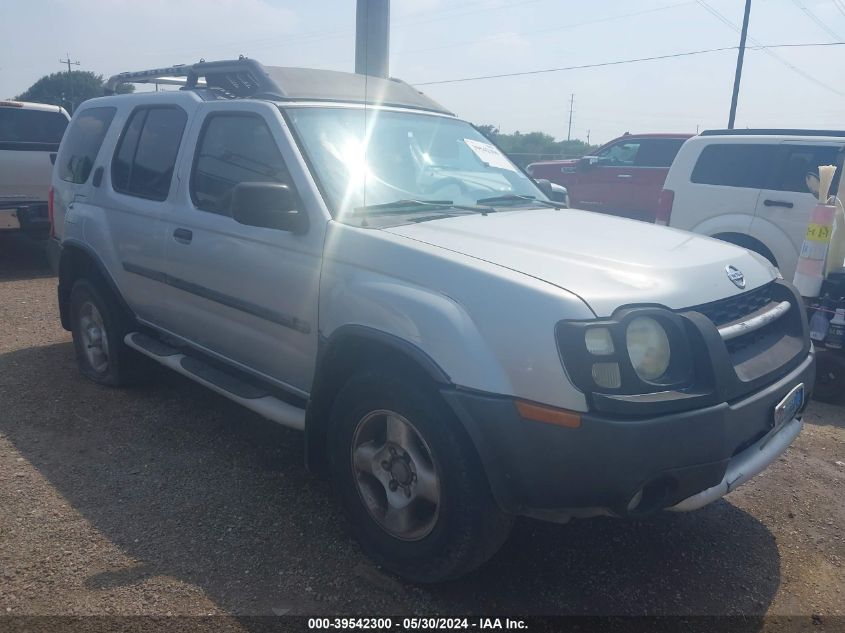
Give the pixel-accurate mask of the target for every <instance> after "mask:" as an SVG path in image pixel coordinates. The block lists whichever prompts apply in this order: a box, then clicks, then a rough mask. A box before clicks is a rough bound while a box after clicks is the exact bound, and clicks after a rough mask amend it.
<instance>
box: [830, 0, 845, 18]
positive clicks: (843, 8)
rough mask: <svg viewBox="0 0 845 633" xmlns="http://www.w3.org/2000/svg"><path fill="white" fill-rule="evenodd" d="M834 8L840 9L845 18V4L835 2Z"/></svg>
mask: <svg viewBox="0 0 845 633" xmlns="http://www.w3.org/2000/svg"><path fill="white" fill-rule="evenodd" d="M833 6H835V7H836V8H837V9H839V13H841V14H842V15H843V16H845V3H843V2H842V0H833Z"/></svg>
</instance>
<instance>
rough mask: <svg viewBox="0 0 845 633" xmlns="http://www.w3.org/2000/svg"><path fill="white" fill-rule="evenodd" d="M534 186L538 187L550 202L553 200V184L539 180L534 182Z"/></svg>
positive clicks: (543, 179)
mask: <svg viewBox="0 0 845 633" xmlns="http://www.w3.org/2000/svg"><path fill="white" fill-rule="evenodd" d="M534 184H535V185H537V188H538V189H539V190H540V191H542V192H543V195H544V196H546V197H547V198H548V199H549V200H551V199H552V195H553V193H554V192H553V191H552V183H551V182H550V181H548V180H546V179H545V178H538V179H535V180H534Z"/></svg>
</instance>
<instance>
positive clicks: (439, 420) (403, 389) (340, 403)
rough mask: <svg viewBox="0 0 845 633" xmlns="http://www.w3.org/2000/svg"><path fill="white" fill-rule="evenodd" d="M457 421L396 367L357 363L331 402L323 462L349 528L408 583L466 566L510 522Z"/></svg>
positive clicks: (496, 543) (495, 542)
mask: <svg viewBox="0 0 845 633" xmlns="http://www.w3.org/2000/svg"><path fill="white" fill-rule="evenodd" d="M397 424H398V425H399V426H397ZM459 424H460V423H459V422H458V420H457V419H455V417H454V415H453V414H452V413H451V411H450V410H449V409H448V408H447V406H446V404H445V403H444V402H443V401H442V399H441V398H440V397H439V394H437V392H436V391H435V390H434V389H433V388H428V387H427V386H426V385H425V384H424V381H423V380H422V379H420V378H419V377H415V376H413V375H410V374H404V373H402V372H389V371H385V370H370V371H363V372H362V373H360V374H358V375H356V376H354V377H352V378H351V379H350V380H349V381H348V382H347V383H346V384H345V385H344V386H343V387H342V388H341V390H340V392H339V393H338V395H337V397H336V399H335V402H334V405H333V407H332V411H331V419H330V426H329V440H328V452H329V464H330V468H331V473H332V478H333V480H334V483H335V485H336V488H337V490H338V494H339V496H340V500H341V503H342V505H343V508H344V511H345V513H346V515H347V517H348V519H349V522H350V524H351V529H352V532H353V533H354V535H355V537H356V538H357V539H358V541H359V542H360V544H361V546H362V548H363V549H364V551H365V552H366V553H367V554H368V555H369V556H370V557H371V558H372V559H373V560H375V561H376V562H377V563H378V564H380V565H381V566H383V567H384V568H385V569H387V570H389V571H391V572H393V573H394V574H396V575H398V576H400V577H401V578H403V579H406V580H408V581H411V582H418V583H434V582H441V581H444V580H448V579H452V578H457V577H458V576H461V575H464V574H466V573H467V572H469V571H472V570H473V569H475V568H476V567H478V566H479V565H481V564H482V563H484V562H485V561H486V560H488V559H489V558H490V557H491V556H492V555H493V554H495V553H496V551H498V549H499V548H500V547H501V545H502V544H503V543H504V542H505V540H506V539H507V536H508V534H509V532H510V528H511V525H512V524H513V517H512V516H510V515H507V514H505V513H504V512H502V511H501V510H500V509H499V507H498V506H497V505H496V502H495V501H494V499H493V496H492V494H491V492H490V487H489V484H488V482H487V478H486V476H485V474H484V470H483V468H482V466H481V462H480V460H479V458H478V456H477V454H476V453H475V450H474V449H473V447H472V445H471V443H470V440H469V438H468V437H467V436H466V435H465V433H464V432H463V429H462V428H460V427H459ZM382 425H383V427H384V429H383V430H384V434H382ZM399 428H401V429H402V430H403V432H402V433H399V435H401V436H402V437H401V439H400V440H397V442H396V443H394V442H393V440H394V439H396V437H397V433H396V429H399ZM379 446H381V448H380V449H379V450H376V449H377V448H378V447H379ZM391 447H392V448H393V449H394V451H391V450H390V449H391ZM403 447H404V448H407V449H408V450H407V451H405V450H404V448H403ZM365 449H366V450H365ZM369 455H373V459H369V457H368V456H369ZM362 456H363V457H362ZM361 464H370V465H372V468H371V469H370V470H369V471H368V469H367V468H366V467H364V468H360V466H361ZM403 464H404V465H403ZM409 473H413V474H412V475H410V476H409ZM432 474H433V479H432ZM409 479H410V480H411V481H410V483H409ZM386 482H387V483H386ZM392 483H397V484H399V485H397V487H396V489H395V490H394V489H391V488H390V485H391V484H392ZM402 494H405V497H404V498H405V500H407V502H408V505H407V506H405V509H404V511H402V512H403V513H402V512H400V513H399V514H401V515H402V516H404V517H405V519H403V520H394V519H395V516H397V514H395V513H396V511H397V508H395V507H392V506H391V500H397V499H398V500H399V501H398V502H399V503H405V501H403V497H402ZM397 495H399V496H397ZM432 498H436V502H432ZM383 510H384V512H383V513H382V511H383ZM388 512H391V513H394V514H391V516H388ZM391 517H394V518H391Z"/></svg>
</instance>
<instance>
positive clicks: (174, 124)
mask: <svg viewBox="0 0 845 633" xmlns="http://www.w3.org/2000/svg"><path fill="white" fill-rule="evenodd" d="M186 107H195V106H193V105H192V106H186ZM189 118H190V117H189V112H188V111H186V109H185V108H183V107H181V106H179V105H154V106H147V105H142V106H138V107H136V108H134V109H133V110H132V111H131V112H130V113H129V116H128V118H127V119H125V121H124V120H122V121H120V122H119V124H122V125H121V132H120V139H119V140H118V142H117V146H116V148H115V151H114V155H113V156H111V157H109V159H110V162H107V163H106V164H105V165H99V166H98V167H97V168H95V170H94V173H93V175H92V185H93V186H92V188H91V189H90V193H89V199H88V201H87V203H90V204H91V206H92V207H93V208H96V209H100V210H102V213H104V214H105V221H104V222H88V223H86V225H85V238H86V241H88V242H89V243H90V244H91V246H92V247H93V248H94V249H95V251H96V252H99V253H108V254H109V261H110V268H111V271H110V272H111V273H112V275H114V276H115V278H116V281H117V283H118V286H119V287H120V289H121V293H122V294H123V297H124V299H125V300H126V301H127V303H128V304H129V305H130V307H131V308H132V309H133V311H134V312H135V314H137V315H138V316H139V317H140V318H141V319H143V320H145V321H148V322H150V323H153V324H160V323H162V322H163V321H164V320H165V319H166V316H167V292H166V288H167V286H166V285H165V283H164V282H165V277H164V266H165V263H164V256H165V254H164V239H165V238H164V236H165V230H166V219H167V218H168V217H169V216H170V215H171V214H172V213H173V211H174V206H175V203H174V194H175V190H176V186H177V184H178V182H177V179H176V178H174V169H175V165H176V162H177V158H178V156H179V151H180V147H181V145H182V142H181V141H182V138H183V136H184V134H185V130H186V127H187V124H188V121H189ZM112 146H113V145H112ZM101 170H102V171H101ZM67 221H69V220H67Z"/></svg>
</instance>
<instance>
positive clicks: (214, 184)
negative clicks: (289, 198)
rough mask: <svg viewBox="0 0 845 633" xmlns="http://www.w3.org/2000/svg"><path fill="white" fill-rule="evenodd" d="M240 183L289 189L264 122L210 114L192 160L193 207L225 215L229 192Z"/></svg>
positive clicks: (245, 116) (257, 118) (244, 115)
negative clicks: (268, 184) (265, 183)
mask: <svg viewBox="0 0 845 633" xmlns="http://www.w3.org/2000/svg"><path fill="white" fill-rule="evenodd" d="M242 182H275V183H281V184H286V185H289V186H290V187H291V188H293V184H292V182H291V179H290V174H288V170H287V167H285V163H284V160H283V159H282V155H281V153H280V152H279V148H278V147H277V146H276V141H275V140H274V139H273V135H272V134H271V133H270V128H268V127H267V124H266V123H265V122H264V119H262V118H261V117H260V116H258V115H254V114H248V113H237V114H236V113H221V114H211V115H209V116H208V118H207V119H206V121H205V125H204V126H203V130H202V133H201V134H200V141H199V143H198V144H197V150H196V155H195V156H194V168H193V171H192V173H191V197H192V198H193V201H194V204H195V205H196V206H197V208H199V209H202V210H203V211H210V212H211V213H219V214H222V215H229V214H230V208H229V203H230V201H231V198H232V190H233V189H234V188H235V185H237V184H239V183H242Z"/></svg>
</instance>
